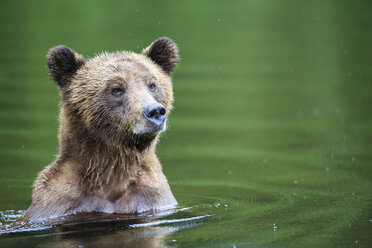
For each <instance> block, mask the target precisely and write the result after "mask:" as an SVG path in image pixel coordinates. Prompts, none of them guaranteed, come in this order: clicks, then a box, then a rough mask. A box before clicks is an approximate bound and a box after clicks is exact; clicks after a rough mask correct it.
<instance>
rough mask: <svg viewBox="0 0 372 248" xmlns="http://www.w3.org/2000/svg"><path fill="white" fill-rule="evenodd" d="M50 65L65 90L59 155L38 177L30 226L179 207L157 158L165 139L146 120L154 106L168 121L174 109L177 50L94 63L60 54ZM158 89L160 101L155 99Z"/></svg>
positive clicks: (167, 46) (164, 45)
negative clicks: (118, 91) (119, 92)
mask: <svg viewBox="0 0 372 248" xmlns="http://www.w3.org/2000/svg"><path fill="white" fill-rule="evenodd" d="M154 44H155V46H154ZM149 54H152V56H150V55H149ZM47 63H48V68H49V70H50V74H51V77H52V78H53V79H54V80H55V81H56V83H57V85H58V86H59V88H60V95H61V103H60V115H59V119H60V129H59V145H60V154H59V155H58V156H57V159H56V160H55V161H54V162H53V163H51V164H50V165H48V166H47V167H46V168H45V169H44V170H43V171H41V172H40V174H39V176H38V177H37V179H36V181H35V183H34V190H33V195H32V203H31V206H30V207H29V209H28V210H27V211H26V213H25V215H24V216H23V220H28V221H36V222H37V221H45V220H47V219H53V218H57V217H60V216H63V215H67V214H73V213H79V212H93V211H94V212H107V213H139V212H144V211H149V210H158V209H161V208H166V207H169V206H174V205H176V204H177V202H176V200H175V198H174V197H173V195H172V193H171V191H170V188H169V185H168V183H167V180H166V177H165V176H164V174H163V172H162V168H161V164H160V162H159V160H158V158H157V156H156V155H155V146H156V143H157V140H158V135H159V132H152V131H148V130H149V127H148V126H147V123H146V120H145V119H144V118H143V116H142V108H143V106H144V105H145V104H148V103H152V102H157V103H161V104H162V105H163V106H164V107H165V108H166V111H167V115H168V114H169V112H170V110H171V109H172V101H173V91H172V83H171V78H170V75H171V73H172V71H173V69H174V67H175V65H176V64H177V63H178V49H177V46H176V44H175V43H174V42H173V41H172V40H170V39H169V38H160V39H158V40H156V41H155V42H154V43H152V44H151V45H150V46H149V47H148V48H146V49H144V51H143V53H142V54H135V53H132V52H116V53H102V54H100V55H98V56H96V57H94V58H92V59H90V60H88V61H85V59H84V58H83V57H82V56H81V55H78V54H77V53H75V52H74V51H73V50H71V49H69V48H67V47H64V46H58V47H55V48H52V49H51V50H50V52H49V53H48V56H47ZM151 82H155V83H156V92H155V93H151V92H149V91H148V84H149V83H151ZM112 87H121V88H122V89H123V90H124V96H123V98H122V99H120V100H117V99H113V96H112V95H111V94H110V90H111V89H112ZM146 130H147V131H146Z"/></svg>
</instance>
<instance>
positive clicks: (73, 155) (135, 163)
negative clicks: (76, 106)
mask: <svg viewBox="0 0 372 248" xmlns="http://www.w3.org/2000/svg"><path fill="white" fill-rule="evenodd" d="M59 143H60V156H59V161H60V163H59V164H71V165H72V167H74V170H75V172H76V175H78V177H79V180H80V181H81V182H84V183H86V184H88V185H90V187H89V186H88V188H91V189H94V188H100V189H102V187H104V186H105V185H106V186H112V185H113V184H118V183H122V181H123V180H125V179H135V178H136V177H137V175H138V174H139V173H141V172H142V171H143V170H148V169H149V168H148V167H147V165H146V161H149V160H153V159H154V158H155V159H156V156H155V146H156V139H155V140H154V141H153V142H151V144H149V145H148V146H147V147H146V148H145V149H143V150H139V149H137V148H136V147H125V146H120V147H119V146H109V145H108V144H106V143H105V142H104V141H102V140H100V139H98V138H97V137H94V136H93V135H91V134H89V132H88V131H87V130H86V128H85V127H84V126H83V124H82V123H80V121H78V120H76V119H74V117H73V116H72V114H69V113H68V112H67V111H65V109H64V108H63V107H62V108H61V113H60V130H59ZM66 162H67V163H66Z"/></svg>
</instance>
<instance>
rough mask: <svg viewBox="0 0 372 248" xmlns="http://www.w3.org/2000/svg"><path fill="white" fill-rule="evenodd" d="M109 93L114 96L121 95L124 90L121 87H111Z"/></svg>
mask: <svg viewBox="0 0 372 248" xmlns="http://www.w3.org/2000/svg"><path fill="white" fill-rule="evenodd" d="M111 94H112V95H114V96H122V95H123V94H124V90H123V89H121V88H113V89H112V90H111Z"/></svg>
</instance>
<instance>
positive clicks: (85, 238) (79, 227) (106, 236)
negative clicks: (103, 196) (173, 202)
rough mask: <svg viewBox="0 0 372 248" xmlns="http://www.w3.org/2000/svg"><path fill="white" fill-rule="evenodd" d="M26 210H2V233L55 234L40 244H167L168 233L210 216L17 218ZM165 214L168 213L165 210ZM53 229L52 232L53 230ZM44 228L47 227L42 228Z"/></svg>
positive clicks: (64, 245)
mask: <svg viewBox="0 0 372 248" xmlns="http://www.w3.org/2000/svg"><path fill="white" fill-rule="evenodd" d="M180 210H184V209H180ZM173 212H174V211H173ZM23 213H24V211H23V210H22V211H14V210H8V211H1V212H0V223H4V224H2V230H1V231H0V234H2V236H3V237H12V236H18V235H25V234H26V235H31V236H35V237H48V236H50V237H53V239H52V241H50V242H47V243H45V244H43V245H42V246H41V247H123V246H125V247H168V246H167V245H166V242H165V238H166V237H167V236H168V235H169V234H171V233H173V232H175V231H177V230H180V229H185V228H189V227H195V226H198V225H200V224H201V222H200V221H201V220H203V219H205V218H207V217H209V216H210V215H202V216H196V217H190V218H179V219H164V220H159V217H160V216H156V217H155V216H145V215H141V216H136V217H135V216H129V215H118V214H117V215H116V214H105V213H93V214H77V215H73V216H68V217H65V218H63V219H60V220H59V223H58V224H57V225H55V226H40V225H32V224H27V223H16V222H14V221H15V220H17V219H18V218H19V217H20V216H21V215H22V214H23ZM168 214H169V213H168ZM162 215H165V212H164V213H162ZM14 223H16V224H14ZM162 225H163V226H162ZM165 225H166V226H165ZM48 229H49V230H48ZM52 229H54V230H53V232H50V231H52ZM43 230H48V231H47V232H42V231H43ZM35 231H36V232H35ZM19 233H22V234H19Z"/></svg>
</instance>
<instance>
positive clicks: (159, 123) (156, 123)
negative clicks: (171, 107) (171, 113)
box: [142, 103, 166, 131]
mask: <svg viewBox="0 0 372 248" xmlns="http://www.w3.org/2000/svg"><path fill="white" fill-rule="evenodd" d="M142 113H143V116H144V117H145V118H146V119H147V120H148V122H149V123H150V124H151V126H152V127H153V129H154V131H158V130H162V129H163V127H164V123H165V119H166V109H165V107H164V106H163V105H161V104H160V103H155V104H150V105H147V106H145V107H144V110H143V112H142Z"/></svg>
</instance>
